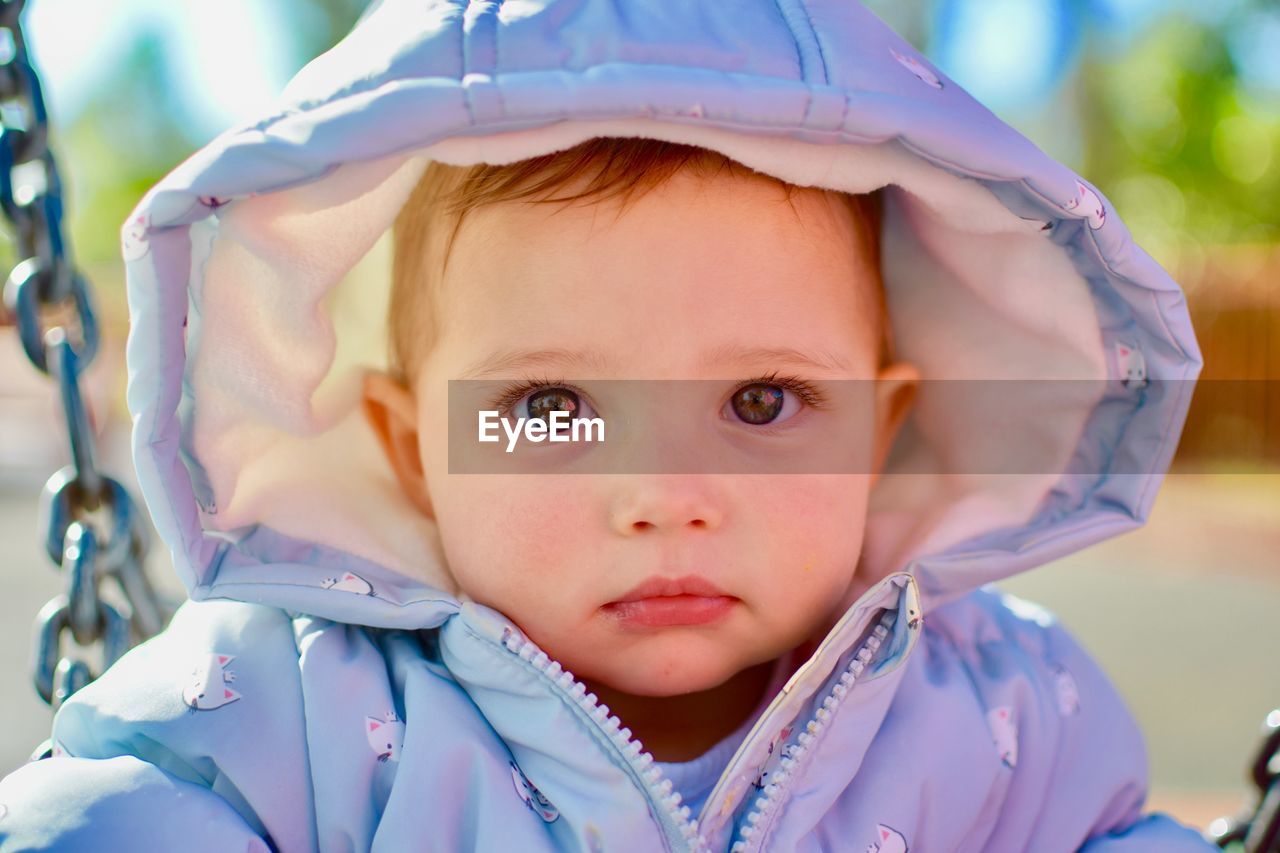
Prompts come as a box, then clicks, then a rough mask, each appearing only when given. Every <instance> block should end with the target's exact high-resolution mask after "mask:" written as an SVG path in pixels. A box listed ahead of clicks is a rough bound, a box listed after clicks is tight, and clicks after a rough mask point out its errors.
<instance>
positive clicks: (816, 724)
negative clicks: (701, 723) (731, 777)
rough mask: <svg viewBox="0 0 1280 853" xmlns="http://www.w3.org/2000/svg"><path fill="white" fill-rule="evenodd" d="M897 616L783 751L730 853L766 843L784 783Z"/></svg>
mask: <svg viewBox="0 0 1280 853" xmlns="http://www.w3.org/2000/svg"><path fill="white" fill-rule="evenodd" d="M897 617H898V612H897V610H895V609H888V610H886V611H885V612H884V613H883V614H882V615H881V617H880V621H879V623H878V624H877V625H876V626H875V628H873V629H872V631H871V633H870V634H869V635H868V636H867V638H866V640H865V641H864V642H863V644H862V647H861V648H859V649H858V651H857V652H856V653H855V654H854V656H853V659H852V660H851V661H850V662H849V665H848V666H847V667H845V670H844V672H842V673H841V674H840V678H839V679H838V680H837V681H836V683H835V684H834V685H832V687H831V690H830V691H829V692H828V693H827V695H826V696H825V697H823V699H822V705H821V707H819V708H818V710H817V712H816V713H815V714H814V715H813V716H812V717H811V718H809V721H808V722H807V723H806V724H805V726H804V729H803V730H802V731H801V732H800V734H799V736H798V737H797V741H798V745H797V746H796V747H795V748H794V749H793V750H792V752H791V754H790V755H783V757H782V758H781V760H780V761H779V764H778V769H777V770H776V771H775V775H774V778H773V779H772V780H770V782H769V784H767V785H765V787H764V790H763V791H762V792H761V793H760V795H759V796H758V797H756V800H755V803H754V805H753V806H752V808H751V811H750V812H749V813H748V814H747V818H746V820H745V821H743V822H742V825H741V826H740V828H739V830H738V840H737V841H735V842H734V844H733V846H732V847H731V848H730V853H750V851H756V850H759V849H760V848H761V847H762V846H763V844H764V839H765V835H766V834H767V830H768V828H769V825H770V824H771V823H772V822H773V818H774V817H775V815H776V812H777V809H778V808H779V806H780V804H781V803H782V793H783V787H784V786H785V785H787V783H788V782H789V781H790V780H791V777H792V775H793V770H795V769H796V767H797V766H798V765H799V764H801V763H802V762H803V761H804V760H805V758H806V756H807V755H808V753H809V750H810V749H811V748H812V747H813V746H814V745H815V744H816V743H817V742H818V740H819V739H820V738H821V736H822V733H823V731H824V730H825V729H826V727H827V723H828V722H830V720H831V718H832V716H833V715H834V714H835V712H836V709H837V708H838V707H839V706H840V703H841V702H843V701H844V698H845V697H846V696H847V695H848V694H849V690H850V689H851V688H852V687H853V684H854V681H855V680H856V679H857V678H858V676H859V675H861V674H862V671H863V669H864V668H865V667H866V665H867V662H868V661H870V660H871V658H872V656H873V655H874V654H875V653H876V651H877V650H879V648H880V645H881V643H883V642H884V639H885V637H887V636H888V635H889V629H890V628H892V626H893V624H894V622H895V621H896V620H897ZM766 714H767V712H766ZM762 719H763V718H762ZM784 746H785V745H784V744H781V743H780V744H778V749H779V754H781V750H782V749H783V748H784ZM708 805H710V800H708Z"/></svg>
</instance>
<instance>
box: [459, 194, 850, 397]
mask: <svg viewBox="0 0 1280 853" xmlns="http://www.w3.org/2000/svg"><path fill="white" fill-rule="evenodd" d="M610 204H613V203H612V202H611V201H609V202H605V203H602V204H597V205H592V204H584V203H581V202H574V203H571V204H555V205H550V204H546V205H538V204H528V203H524V204H520V203H504V204H501V205H492V206H489V207H487V208H485V209H481V210H478V211H476V213H477V215H476V216H475V217H474V218H473V219H470V220H468V221H467V222H465V223H464V227H463V229H461V230H460V231H459V234H458V238H457V240H456V241H455V244H454V247H453V255H452V257H451V259H450V265H449V272H448V275H447V276H446V284H445V288H444V293H443V294H442V298H441V300H440V309H441V311H442V315H441V316H442V323H441V328H442V329H444V330H445V332H444V334H445V336H446V338H448V339H453V340H455V341H458V342H459V343H460V344H462V345H464V346H465V347H466V349H468V350H471V351H474V350H477V349H487V350H497V349H499V348H504V349H510V348H511V346H512V345H514V344H516V343H519V344H520V345H521V346H522V347H524V348H531V349H539V350H554V349H557V348H572V349H574V350H576V351H591V352H595V353H597V354H601V355H602V357H601V358H597V359H595V362H594V363H590V364H579V365H578V366H580V367H591V368H593V369H597V368H599V367H600V366H601V364H600V362H602V361H604V360H608V361H609V362H610V363H611V364H613V365H614V366H617V365H622V364H625V365H630V366H631V367H633V368H637V369H638V368H640V367H645V368H650V367H653V366H655V365H662V364H665V365H668V366H669V367H670V369H671V371H673V372H679V371H680V370H685V371H688V372H691V375H697V373H698V372H700V358H701V357H700V356H696V355H695V350H696V351H697V352H701V351H702V350H704V349H707V348H714V347H719V348H722V349H723V348H726V347H728V348H736V349H739V350H745V349H748V348H751V347H755V348H757V349H759V348H765V349H767V348H769V347H772V348H774V349H776V350H778V351H784V350H788V349H790V350H797V349H801V348H803V346H804V345H805V344H806V343H810V342H813V341H820V342H822V347H824V348H826V349H827V350H832V351H834V350H843V351H844V352H845V353H846V354H848V353H850V352H857V353H861V352H862V351H864V350H865V349H866V348H867V344H866V338H867V337H869V336H871V335H873V334H874V331H875V323H874V322H869V321H868V315H869V313H871V312H873V311H874V300H872V299H870V298H868V295H867V293H866V292H865V291H866V290H867V289H868V287H869V286H871V285H872V284H873V282H872V280H871V278H870V277H868V276H869V271H868V269H867V267H866V265H865V264H864V263H863V259H862V258H860V257H859V255H858V252H859V247H858V245H857V240H856V237H855V235H854V234H853V233H852V229H851V228H846V229H845V231H846V233H844V234H843V235H840V234H837V233H833V232H835V231H836V230H837V229H838V228H839V216H840V210H839V207H838V206H836V205H838V204H839V202H838V201H834V202H833V201H832V200H831V196H830V194H827V193H824V192H820V191H809V192H807V193H805V192H796V193H794V194H793V196H792V198H791V199H788V198H786V197H785V196H784V195H783V192H782V190H781V189H780V188H779V187H778V186H777V185H775V184H769V183H765V182H759V181H756V182H747V181H736V182H729V183H727V184H723V183H721V184H715V185H712V184H699V183H696V182H686V183H683V184H675V183H672V184H665V185H660V186H657V187H654V188H653V189H652V190H650V191H649V192H647V193H646V194H645V195H644V196H643V197H641V198H639V199H636V200H634V201H633V203H632V204H631V205H630V206H628V207H626V208H625V209H624V208H620V207H619V206H617V205H616V204H613V206H612V207H611V206H609V205H610ZM843 215H844V216H846V217H851V216H852V214H851V213H850V212H848V211H845V212H844V214H843ZM860 278H865V279H866V281H865V282H860V281H857V280H856V279H860ZM695 344H697V345H698V346H697V347H695V346H694V345H695ZM704 344H705V345H706V346H703V345H704ZM850 358H852V356H850ZM565 366H566V367H570V366H573V365H565Z"/></svg>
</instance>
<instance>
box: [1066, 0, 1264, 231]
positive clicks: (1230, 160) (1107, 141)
mask: <svg viewBox="0 0 1280 853" xmlns="http://www.w3.org/2000/svg"><path fill="white" fill-rule="evenodd" d="M1230 23H1231V21H1230V20H1228V21H1226V22H1223V25H1221V26H1210V25H1206V24H1204V23H1201V22H1199V21H1197V20H1195V19H1193V18H1191V17H1190V16H1186V15H1180V14H1171V15H1169V16H1167V17H1164V18H1162V19H1160V20H1159V21H1157V22H1156V23H1155V25H1154V26H1153V27H1151V29H1149V30H1148V31H1147V32H1146V33H1145V34H1143V35H1142V36H1140V37H1139V38H1138V39H1137V40H1136V41H1135V42H1134V43H1133V44H1132V45H1131V46H1130V47H1129V49H1128V50H1127V51H1125V52H1123V53H1121V54H1119V55H1116V56H1108V57H1100V56H1098V55H1097V54H1093V53H1091V54H1089V55H1088V56H1087V57H1086V59H1085V60H1084V62H1083V63H1082V67H1081V70H1080V75H1081V83H1082V85H1081V87H1080V91H1081V93H1082V97H1081V99H1080V103H1079V111H1080V116H1081V120H1082V121H1083V122H1084V127H1085V129H1086V132H1085V157H1084V164H1083V172H1084V173H1085V174H1087V175H1089V177H1090V179H1091V180H1092V181H1093V182H1094V183H1095V184H1097V185H1098V186H1100V187H1102V188H1103V189H1104V191H1105V192H1106V193H1107V195H1108V197H1110V198H1111V200H1112V202H1113V203H1114V204H1115V205H1116V208H1117V210H1118V211H1119V212H1120V215H1121V217H1122V218H1124V220H1125V222H1126V223H1127V224H1128V225H1129V227H1130V228H1131V229H1132V230H1133V232H1134V236H1135V237H1136V238H1137V240H1138V242H1139V243H1140V244H1141V245H1143V246H1146V247H1147V249H1148V251H1150V252H1151V253H1152V254H1153V255H1156V256H1159V255H1161V254H1175V253H1179V252H1181V251H1183V250H1184V249H1185V248H1186V247H1187V246H1188V245H1189V244H1191V245H1194V244H1203V245H1219V244H1224V243H1235V242H1274V241H1275V240H1276V239H1277V238H1278V237H1280V109H1277V105H1276V103H1274V102H1271V103H1268V102H1267V101H1265V100H1264V99H1263V96H1261V95H1257V94H1252V93H1250V92H1249V91H1248V89H1247V87H1246V86H1245V84H1244V81H1243V80H1242V77H1241V74H1240V71H1239V69H1237V68H1236V66H1235V65H1234V63H1233V61H1232V56H1231V53H1230V51H1229V50H1228V45H1227V41H1226V29H1227V26H1228V25H1229V24H1230Z"/></svg>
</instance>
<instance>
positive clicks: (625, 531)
mask: <svg viewBox="0 0 1280 853" xmlns="http://www.w3.org/2000/svg"><path fill="white" fill-rule="evenodd" d="M709 479H710V478H708V477H705V476H698V475H687V474H685V475H676V474H664V475H640V474H631V475H628V476H626V477H623V478H621V480H620V482H621V485H620V487H619V489H618V492H617V494H616V495H615V497H614V500H613V505H612V509H611V519H610V521H611V526H612V527H613V529H614V531H616V532H617V533H619V534H621V535H623V536H634V535H636V534H639V533H657V532H661V531H664V530H665V531H667V532H675V531H677V530H690V531H694V530H713V529H715V528H717V527H719V526H720V523H721V522H722V520H723V511H722V509H721V506H720V502H719V500H718V498H717V496H716V493H715V489H714V486H713V484H712V483H710V482H708V480H709Z"/></svg>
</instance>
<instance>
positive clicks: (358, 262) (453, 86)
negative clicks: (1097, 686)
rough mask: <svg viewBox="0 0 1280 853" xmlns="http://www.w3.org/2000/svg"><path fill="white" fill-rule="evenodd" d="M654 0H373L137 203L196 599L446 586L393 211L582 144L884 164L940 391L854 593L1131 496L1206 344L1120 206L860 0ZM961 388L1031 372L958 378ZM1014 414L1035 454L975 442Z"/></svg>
mask: <svg viewBox="0 0 1280 853" xmlns="http://www.w3.org/2000/svg"><path fill="white" fill-rule="evenodd" d="M628 6H633V7H635V8H634V9H633V12H634V13H633V14H628V11H627V7H628ZM655 12H656V10H655V9H654V8H653V4H652V2H651V0H646V2H645V3H644V4H640V3H637V2H635V0H630V2H623V3H618V2H612V1H611V0H575V2H558V1H557V0H546V2H532V0H527V1H526V2H507V3H505V4H493V5H488V4H468V3H462V2H437V3H421V2H416V0H384V2H380V3H377V4H375V5H374V6H372V7H371V8H370V9H369V10H368V11H367V12H366V13H365V15H364V16H363V17H362V18H361V20H360V22H359V23H358V24H357V25H356V27H355V28H354V29H353V31H352V32H351V33H350V34H349V35H348V36H347V37H346V38H345V39H344V40H343V41H341V42H340V43H339V44H338V45H336V46H335V47H334V48H333V49H332V50H330V51H329V52H327V53H325V54H324V55H322V56H320V57H318V58H317V59H315V60H314V61H313V62H311V63H310V64H309V65H308V66H307V67H306V68H304V69H303V70H302V71H301V72H300V73H299V74H298V75H297V77H296V78H295V79H294V80H293V82H291V83H290V85H289V86H288V88H287V89H286V90H285V92H284V93H283V95H282V97H281V99H280V101H279V107H278V109H277V110H276V111H275V112H274V113H273V114H271V115H268V116H265V117H263V118H262V119H261V120H259V121H256V122H253V123H251V124H246V125H244V126H240V127H236V128H232V129H230V130H228V131H227V132H226V133H224V134H222V135H220V136H218V137H217V138H216V139H214V140H213V141H212V142H210V143H209V144H208V145H206V146H205V147H204V148H203V149H201V150H200V151H198V152H197V153H195V154H194V155H193V156H192V157H190V158H189V159H188V160H187V161H185V162H184V163H182V164H181V165H180V166H179V167H177V168H176V169H175V170H174V171H173V172H172V173H170V174H169V175H168V176H167V177H165V178H164V179H163V180H162V181H161V182H160V183H159V184H157V185H156V186H155V187H153V188H152V189H151V190H150V191H149V192H148V193H147V194H146V196H145V197H144V198H143V199H142V201H141V202H140V203H139V205H138V207H137V208H136V209H135V211H134V212H133V213H132V214H131V216H130V218H129V220H128V221H127V222H126V224H125V226H124V229H123V232H122V238H123V243H122V251H123V254H124V257H125V260H126V270H127V281H128V299H129V310H130V317H131V327H130V332H129V340H128V347H127V357H128V365H129V381H128V406H129V410H130V413H131V415H132V418H133V452H134V458H135V464H136V466H137V473H138V478H139V483H140V486H141V490H142V494H143V497H144V499H145V501H146V504H147V506H148V508H149V509H150V512H151V515H152V518H153V520H154V522H155V525H156V527H157V530H158V532H159V534H160V536H161V537H162V539H163V540H164V541H165V543H166V544H167V545H168V547H169V549H170V551H171V554H172V557H173V562H174V565H175V567H176V569H177V571H178V572H179V574H180V575H181V577H182V580H183V582H184V583H185V585H186V587H187V590H188V592H189V594H190V595H191V597H192V598H193V599H197V600H199V599H205V598H232V599H238V600H244V601H253V602H260V603H267V604H272V605H276V606H280V607H283V608H285V609H288V610H292V611H300V612H307V613H313V614H316V615H319V616H323V617H326V618H334V619H338V620H341V621H346V622H352V623H357V624H367V625H378V626H387V627H413V628H420V627H432V626H435V625H438V624H440V623H442V622H443V621H444V620H445V619H447V618H448V616H449V615H451V614H453V613H456V612H457V611H458V610H459V608H460V607H461V604H462V602H463V601H464V600H465V596H463V595H461V594H460V591H459V590H458V588H457V585H456V583H455V582H454V580H453V578H452V577H451V575H450V572H449V568H448V565H447V564H446V562H445V560H444V556H443V553H442V551H441V548H440V545H439V539H438V536H437V531H436V529H435V527H434V522H432V521H431V520H430V519H428V518H425V517H424V516H422V515H421V514H420V513H418V512H417V511H416V510H415V509H414V508H413V507H412V505H411V504H410V503H409V501H408V499H407V498H405V497H403V496H402V494H401V492H400V490H399V488H398V486H397V484H396V481H395V479H394V477H393V474H392V472H391V469H390V468H389V466H388V463H387V462H386V461H385V459H384V458H383V456H382V453H381V450H380V449H379V447H378V445H377V442H376V438H375V436H374V434H373V433H372V431H371V430H370V428H369V427H368V426H367V424H366V423H365V421H364V418H363V415H362V413H361V410H360V406H359V400H360V389H361V378H362V375H363V373H364V372H365V371H367V370H370V369H381V368H384V367H385V365H386V356H385V329H384V324H385V319H386V308H387V300H388V296H389V282H390V275H389V270H390V261H389V259H390V245H389V234H388V229H389V228H390V226H391V223H392V221H393V219H394V217H395V215H396V213H397V211H398V209H399V207H400V205H401V204H402V203H403V202H404V200H405V199H406V198H407V196H408V194H409V192H410V190H411V189H412V188H413V186H414V185H415V183H416V181H417V179H418V177H419V176H420V175H421V174H422V171H423V169H424V168H425V166H426V164H427V163H428V162H430V161H432V160H439V161H443V162H446V163H450V164H455V165H467V164H473V163H479V162H487V163H506V162H511V161H515V160H520V159H525V158H528V157H533V156H536V155H539V154H544V153H549V152H553V151H556V150H560V149H564V148H568V147H571V146H573V145H575V144H577V143H579V142H581V141H583V140H586V139H589V138H591V137H594V136H624V137H625V136H640V137H651V138H655V139H664V140H669V141H673V142H682V143H688V144H693V145H699V146H703V147H706V148H710V149H714V150H718V151H720V152H722V153H724V154H726V155H727V156H729V157H731V158H733V159H734V160H737V161H739V162H741V163H743V164H745V165H747V166H749V167H751V168H753V169H755V170H757V171H759V172H763V173H766V174H769V175H772V176H774V177H776V178H780V179H782V180H785V181H789V182H792V183H795V184H798V185H802V186H817V187H826V188H830V189H833V190H841V191H847V192H865V191H870V190H873V189H876V188H879V187H884V188H885V191H884V192H885V211H884V222H883V229H884V230H883V234H882V251H883V258H882V263H883V273H884V281H885V290H886V297H887V302H888V308H889V314H890V320H891V324H892V332H893V336H894V340H895V342H896V348H897V354H898V355H899V357H901V358H902V359H904V360H906V361H910V362H913V363H915V364H916V365H918V366H919V368H920V370H921V373H922V375H923V376H924V378H925V380H926V381H925V382H924V384H923V386H922V387H921V389H920V392H919V394H918V396H917V399H916V404H915V407H914V410H913V411H912V413H911V415H910V418H909V420H908V422H907V423H906V425H905V426H904V428H903V429H902V431H901V433H900V434H899V437H898V439H897V443H896V444H895V446H894V448H893V451H892V453H891V454H890V458H889V461H888V463H887V467H886V468H885V471H884V473H883V474H882V476H881V478H880V480H879V481H878V483H877V484H876V486H875V488H874V490H873V493H872V496H871V505H870V509H869V514H868V517H867V520H866V538H865V553H864V556H863V573H864V575H865V578H864V581H863V585H862V587H861V589H866V588H867V587H869V586H870V584H871V583H874V582H875V581H877V580H878V579H882V578H885V577H887V576H889V575H890V574H892V573H894V572H900V571H901V572H909V573H910V574H911V575H912V576H914V578H915V579H916V581H917V583H918V587H919V596H920V603H921V605H922V606H923V609H924V611H925V612H926V613H927V612H928V611H929V610H930V609H931V608H932V607H936V606H939V605H941V604H943V603H945V602H946V601H948V600H951V599H954V598H956V597H958V596H961V595H964V594H965V593H967V592H969V591H971V590H973V589H974V588H976V587H978V586H980V585H982V584H984V583H987V582H990V581H995V580H998V579H1001V578H1005V577H1008V576H1010V575H1013V574H1016V573H1018V572H1021V571H1025V570H1027V569H1030V568H1033V567H1035V566H1038V565H1041V564H1044V563H1046V562H1049V561H1051V560H1054V559H1056V558H1058V557H1061V556H1064V555H1066V554H1069V553H1071V552H1073V551H1076V550H1078V549H1081V548H1083V547H1086V546H1088V545H1091V544H1093V543H1095V542H1098V541H1101V540H1103V539H1106V538H1108V537H1111V536H1114V535H1116V534H1119V533H1121V532H1124V531H1126V530H1130V529H1132V528H1134V527H1137V526H1139V525H1140V524H1142V523H1143V522H1144V521H1145V520H1146V518H1147V514H1148V512H1149V510H1150V507H1151V505H1152V502H1153V501H1154V499H1155V495H1156V491H1157V489H1158V487H1159V485H1160V482H1161V480H1162V478H1163V475H1164V473H1165V471H1166V470H1167V467H1168V465H1169V462H1170V459H1171V457H1172V455H1173V452H1174V448H1175V446H1176V444H1177V439H1178V436H1179V433H1180V431H1181V428H1182V424H1183V420H1184V418H1185V415H1186V411H1187V407H1188V405H1189V402H1190V398H1191V391H1192V385H1193V384H1194V379H1195V378H1196V376H1197V375H1198V373H1199V370H1200V366H1201V360H1200V354H1199V351H1198V348H1197V345H1196V342H1195V339H1194V337H1193V334H1192V329H1191V325H1190V321H1189V318H1188V314H1187V306H1186V303H1185V301H1184V299H1183V295H1182V293H1181V291H1180V290H1179V288H1178V286H1177V284H1176V283H1175V282H1174V281H1172V280H1171V279H1170V277H1169V276H1168V275H1167V274H1166V273H1165V271H1164V270H1163V269H1161V267H1160V266H1159V265H1158V264H1156V263H1155V262H1154V261H1153V260H1152V259H1151V258H1150V257H1149V256H1148V255H1147V254H1146V253H1145V252H1144V251H1143V250H1142V249H1140V248H1139V247H1138V246H1136V245H1135V244H1134V242H1133V240H1132V239H1131V236H1130V234H1129V231H1128V229H1127V228H1126V227H1125V225H1124V224H1123V223H1122V222H1121V221H1120V219H1119V217H1118V216H1117V215H1116V212H1115V210H1114V208H1113V207H1112V205H1111V204H1110V202H1109V201H1107V199H1106V198H1105V196H1104V195H1103V194H1102V193H1101V192H1099V191H1098V190H1097V188H1095V187H1093V186H1091V185H1090V184H1089V183H1088V182H1087V181H1084V180H1083V179H1081V178H1080V177H1079V176H1078V175H1076V174H1074V173H1073V172H1072V171H1071V170H1070V169H1068V168H1067V167H1066V166H1064V165H1062V164H1060V163H1058V162H1056V161H1055V160H1053V159H1052V158H1050V157H1049V156H1047V155H1046V154H1045V153H1043V152H1042V151H1040V150H1039V149H1038V148H1037V147H1036V146H1035V145H1033V144H1032V143H1031V142H1029V141H1028V140H1027V139H1026V138H1024V137H1023V136H1022V135H1020V134H1019V133H1018V132H1017V131H1015V130H1014V129H1012V128H1011V127H1009V126H1008V125H1006V124H1005V123H1003V122H1002V121H1001V120H999V119H998V118H997V117H996V116H995V115H993V114H992V113H991V112H990V111H989V110H987V109H986V108H985V107H983V106H982V105H981V104H979V103H978V102H977V101H976V100H974V99H973V98H972V97H971V96H970V95H969V94H967V93H966V92H965V91H964V90H962V89H961V88H960V87H959V86H957V85H956V84H955V83H954V82H953V81H951V80H950V79H948V78H947V77H946V75H945V74H943V73H942V72H940V71H938V70H937V69H936V68H934V67H933V66H932V65H931V64H930V63H929V61H928V60H927V59H925V58H923V57H922V56H921V55H920V54H919V53H918V52H917V51H916V50H915V49H914V48H913V47H911V45H910V44H908V43H907V42H906V41H904V40H903V39H902V38H900V37H899V36H898V35H896V34H895V33H894V32H893V31H892V30H890V29H889V28H888V27H887V26H885V25H884V24H883V23H882V22H881V21H880V20H879V19H877V18H876V17H875V16H874V15H872V14H871V13H870V12H868V11H867V10H865V9H863V8H862V7H860V6H858V5H857V4H855V3H853V2H841V3H817V2H812V3H809V4H808V5H807V6H806V4H804V3H803V2H798V0H791V2H780V3H773V2H756V3H750V4H732V6H729V5H717V4H701V3H699V4H693V3H686V2H676V0H672V2H667V3H664V9H663V10H662V13H661V14H656V13H655ZM975 379H976V380H981V381H982V382H984V383H988V387H996V388H1003V387H1005V386H1004V385H992V384H991V383H995V382H996V381H997V380H1014V382H1010V383H1008V387H1009V388H1015V387H1016V388H1017V389H1020V390H1017V391H1016V392H1011V393H1010V394H1008V396H1007V402H1006V403H1005V404H1001V402H1000V400H999V399H993V397H992V395H990V394H977V395H975V394H968V393H960V394H957V393H955V392H954V389H955V388H957V387H961V386H962V385H963V383H955V382H949V381H942V380H975ZM1060 380H1069V381H1060ZM1014 436H1016V437H1017V439H1016V442H1015V443H1017V444H1018V445H1019V447H1023V446H1025V447H1026V448H1032V449H1033V450H1034V454H1035V459H1036V464H1034V465H1027V466H1024V468H1025V470H1020V471H1017V472H1015V473H1010V471H1009V470H1005V469H1001V470H994V469H992V466H990V465H988V464H975V463H974V460H978V459H985V460H991V459H998V458H1000V455H1001V453H1002V452H1003V450H1002V448H1006V447H1009V446H1010V438H1011V437H1014ZM335 589H336V590H339V591H342V592H345V593H356V594H354V595H352V594H346V595H334V594H333V591H334V590H335ZM850 603H852V602H850Z"/></svg>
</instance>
